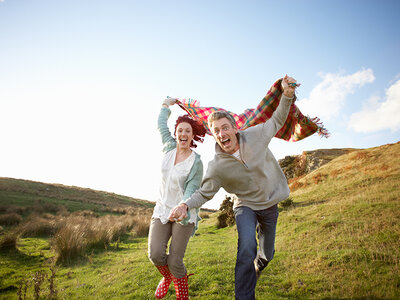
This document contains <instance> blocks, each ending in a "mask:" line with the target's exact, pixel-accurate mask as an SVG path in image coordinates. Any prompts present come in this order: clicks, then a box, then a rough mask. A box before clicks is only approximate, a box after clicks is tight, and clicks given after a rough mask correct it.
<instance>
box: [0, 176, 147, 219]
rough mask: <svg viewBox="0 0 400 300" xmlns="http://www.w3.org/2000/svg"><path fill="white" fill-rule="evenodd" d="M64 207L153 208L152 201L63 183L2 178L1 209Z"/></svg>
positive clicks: (0, 180) (105, 209)
mask: <svg viewBox="0 0 400 300" xmlns="http://www.w3.org/2000/svg"><path fill="white" fill-rule="evenodd" d="M5 206H7V207H10V206H15V207H34V206H36V208H37V209H38V207H40V206H42V207H44V208H46V207H47V208H50V207H52V206H64V207H65V208H66V209H67V210H69V211H77V210H83V209H87V210H91V211H94V212H98V213H104V212H105V211H112V210H114V209H123V208H133V207H135V208H152V207H154V203H153V202H149V201H146V200H141V199H135V198H131V197H126V196H121V195H117V194H113V193H108V192H102V191H96V190H92V189H85V188H80V187H74V186H65V185H61V184H47V183H42V182H35V181H29V180H21V179H14V178H4V177H0V208H3V209H4V207H5Z"/></svg>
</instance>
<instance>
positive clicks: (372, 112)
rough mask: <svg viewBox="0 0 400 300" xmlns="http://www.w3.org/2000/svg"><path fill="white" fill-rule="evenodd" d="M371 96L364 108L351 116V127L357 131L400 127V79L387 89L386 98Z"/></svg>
mask: <svg viewBox="0 0 400 300" xmlns="http://www.w3.org/2000/svg"><path fill="white" fill-rule="evenodd" d="M379 100H380V99H379V98H378V97H372V98H370V99H369V100H368V101H367V103H366V105H364V107H363V109H362V110H361V111H359V112H357V113H354V114H352V115H351V116H350V121H349V124H348V127H349V128H352V129H354V130H355V131H357V132H376V131H380V130H384V129H391V130H392V131H396V130H399V129H400V80H398V81H397V82H395V83H394V84H393V85H391V86H390V87H389V88H388V89H387V90H386V95H385V99H384V100H383V101H381V102H380V101H379Z"/></svg>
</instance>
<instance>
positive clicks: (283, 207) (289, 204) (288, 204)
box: [278, 198, 328, 212]
mask: <svg viewBox="0 0 400 300" xmlns="http://www.w3.org/2000/svg"><path fill="white" fill-rule="evenodd" d="M326 202H328V200H324V199H321V200H311V201H305V202H301V203H298V202H294V201H293V200H292V199H291V198H288V199H286V200H284V201H282V202H280V203H279V207H278V209H279V211H280V212H281V211H288V210H291V209H295V208H298V207H308V206H312V205H321V204H324V203H326Z"/></svg>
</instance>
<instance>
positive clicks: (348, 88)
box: [298, 69, 375, 121]
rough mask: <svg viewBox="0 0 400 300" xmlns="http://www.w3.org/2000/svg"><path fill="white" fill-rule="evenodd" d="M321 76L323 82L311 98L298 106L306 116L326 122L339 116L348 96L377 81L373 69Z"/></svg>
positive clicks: (314, 90)
mask: <svg viewBox="0 0 400 300" xmlns="http://www.w3.org/2000/svg"><path fill="white" fill-rule="evenodd" d="M320 76H321V77H322V82H321V83H319V84H318V85H317V86H316V87H315V88H314V89H313V90H312V91H311V93H310V96H309V98H303V99H301V100H299V101H298V106H299V108H300V109H301V111H302V112H303V113H304V114H307V115H309V116H311V117H313V116H318V117H320V118H322V119H324V120H325V121H326V120H328V119H330V118H331V117H333V116H335V115H337V113H338V112H339V111H340V110H341V109H342V107H343V106H344V104H345V102H346V98H347V95H349V94H352V93H354V91H355V89H356V88H359V87H362V86H363V85H364V84H366V83H371V82H373V81H374V80H375V76H374V74H373V71H372V70H371V69H362V70H360V71H358V72H355V73H353V74H350V75H342V74H341V73H336V74H334V73H327V74H320Z"/></svg>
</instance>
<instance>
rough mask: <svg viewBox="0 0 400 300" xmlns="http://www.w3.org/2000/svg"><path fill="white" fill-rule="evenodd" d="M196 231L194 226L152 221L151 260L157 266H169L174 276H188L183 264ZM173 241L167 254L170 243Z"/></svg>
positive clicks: (149, 249)
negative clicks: (189, 243) (191, 238)
mask: <svg viewBox="0 0 400 300" xmlns="http://www.w3.org/2000/svg"><path fill="white" fill-rule="evenodd" d="M193 229H194V224H187V225H182V224H179V223H176V222H168V223H167V224H163V223H161V221H160V219H154V218H152V219H151V223H150V231H149V248H148V251H149V259H150V261H151V262H152V263H153V264H154V265H156V266H165V265H168V267H169V270H170V271H171V273H172V275H174V276H175V277H176V278H182V277H184V276H185V275H186V267H185V265H184V264H183V257H184V256H185V251H186V246H187V244H188V242H189V238H190V237H191V235H192V233H193ZM169 239H171V243H170V245H169V251H168V253H167V247H168V241H169Z"/></svg>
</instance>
